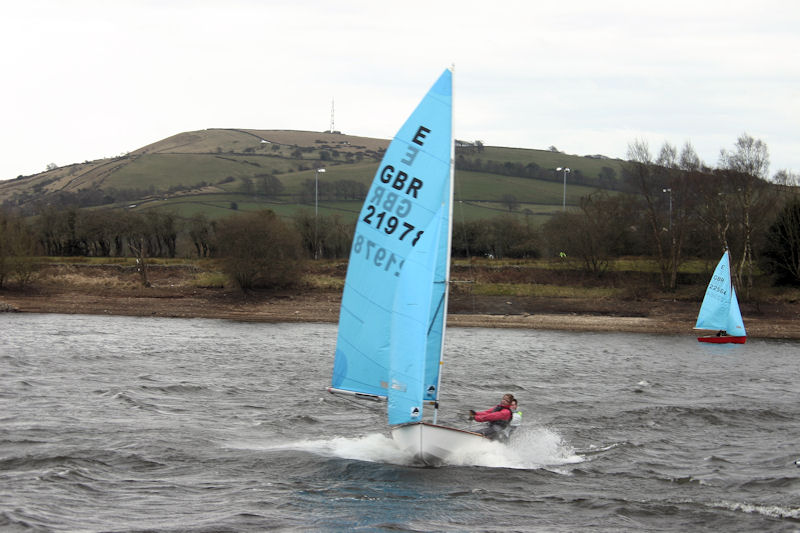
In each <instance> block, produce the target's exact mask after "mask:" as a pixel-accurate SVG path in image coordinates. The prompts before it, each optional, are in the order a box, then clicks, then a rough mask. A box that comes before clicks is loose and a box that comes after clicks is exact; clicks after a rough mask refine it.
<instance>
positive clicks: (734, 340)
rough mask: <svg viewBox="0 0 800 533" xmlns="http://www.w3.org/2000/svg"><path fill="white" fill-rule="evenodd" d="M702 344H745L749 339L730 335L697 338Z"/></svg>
mask: <svg viewBox="0 0 800 533" xmlns="http://www.w3.org/2000/svg"><path fill="white" fill-rule="evenodd" d="M697 340H698V341H700V342H710V343H712V344H729V343H730V344H744V342H745V341H746V340H747V337H731V336H730V335H720V336H719V337H717V336H716V335H710V336H708V337H697Z"/></svg>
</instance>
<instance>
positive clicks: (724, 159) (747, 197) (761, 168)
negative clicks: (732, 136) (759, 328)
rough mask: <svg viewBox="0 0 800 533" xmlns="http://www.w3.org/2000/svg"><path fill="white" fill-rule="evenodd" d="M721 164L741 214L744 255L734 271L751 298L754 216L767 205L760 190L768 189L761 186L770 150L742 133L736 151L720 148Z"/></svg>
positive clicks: (767, 168)
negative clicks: (733, 190)
mask: <svg viewBox="0 0 800 533" xmlns="http://www.w3.org/2000/svg"><path fill="white" fill-rule="evenodd" d="M719 166H720V168H721V169H723V170H725V171H727V173H728V178H729V179H730V181H731V182H732V183H733V184H734V185H735V188H736V190H735V198H736V200H737V203H738V207H739V209H740V210H741V215H742V233H743V237H744V246H743V250H742V255H741V258H740V259H739V260H738V261H737V262H736V268H735V274H736V278H737V280H738V281H739V284H740V285H742V284H744V287H745V298H749V297H750V290H751V289H752V287H753V233H754V223H753V222H754V219H753V215H754V213H755V211H756V208H757V207H758V206H759V205H764V204H765V201H764V198H763V195H760V194H759V193H762V192H765V188H764V187H763V186H762V185H763V184H764V183H763V180H765V179H766V177H767V172H768V170H769V150H768V149H767V145H766V144H765V143H764V142H763V141H761V140H760V139H754V138H753V137H751V136H750V135H748V134H747V133H743V134H742V135H740V136H739V138H738V139H737V140H736V144H735V145H734V150H732V151H730V152H729V151H727V150H725V149H722V150H720V156H719ZM745 274H746V277H745ZM743 277H745V279H742V278H743ZM745 281H746V283H743V282H745Z"/></svg>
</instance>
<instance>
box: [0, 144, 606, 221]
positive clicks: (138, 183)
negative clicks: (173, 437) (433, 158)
mask: <svg viewBox="0 0 800 533" xmlns="http://www.w3.org/2000/svg"><path fill="white" fill-rule="evenodd" d="M387 146H388V140H384V139H372V138H367V137H358V136H352V135H342V134H332V133H321V132H308V131H288V130H244V129H209V130H202V131H194V132H185V133H180V134H177V135H174V136H172V137H169V138H166V139H163V140H161V141H158V142H155V143H153V144H150V145H147V146H144V147H142V148H140V149H138V150H135V151H133V152H131V153H129V154H126V155H124V156H121V157H117V158H113V159H103V160H97V161H85V162H83V163H76V164H72V165H67V166H64V167H59V168H57V169H54V170H50V171H48V172H43V173H41V174H36V175H32V176H24V177H20V178H17V179H15V180H8V181H3V182H0V203H5V204H6V205H7V206H12V207H22V208H23V209H24V208H26V207H28V208H30V207H31V206H33V205H35V204H36V205H41V204H46V203H52V202H57V201H58V199H59V197H61V201H62V202H65V201H69V200H64V197H65V196H66V197H68V198H75V200H74V201H75V202H77V203H78V204H79V205H95V206H96V205H105V206H108V205H111V206H114V207H118V208H127V209H137V210H143V209H170V210H172V211H174V212H176V214H178V215H179V216H184V217H189V216H192V215H194V214H197V213H203V214H205V215H207V216H209V217H210V218H217V217H221V216H227V215H230V214H231V213H235V212H237V211H250V210H257V209H263V208H269V209H273V210H274V211H276V212H278V213H279V214H280V215H282V216H291V215H292V214H293V213H294V212H296V211H297V210H299V209H309V208H310V209H313V207H314V204H313V199H312V198H313V197H310V196H309V195H308V193H306V194H305V195H303V190H304V188H305V190H306V191H307V190H308V183H309V180H312V181H313V180H314V178H315V169H317V168H325V169H326V172H325V173H324V174H319V179H320V183H321V190H324V187H325V186H326V184H331V183H334V182H337V181H342V180H350V181H355V182H359V183H363V184H364V185H368V184H369V183H370V181H371V180H372V177H373V176H374V174H375V171H376V170H377V168H378V164H379V162H380V158H381V156H382V155H383V152H384V150H385V149H386V147H387ZM457 156H458V157H460V158H461V161H463V162H465V163H466V164H468V165H477V166H478V167H481V170H477V171H471V170H462V169H458V170H457V171H456V186H455V193H454V194H455V197H456V201H457V204H458V205H457V206H456V209H457V210H458V211H459V213H458V214H459V216H460V217H462V219H465V220H470V219H482V218H491V217H494V216H497V215H498V214H502V213H509V212H511V213H513V214H514V215H515V216H518V217H528V218H530V217H532V220H533V222H534V223H539V222H542V221H544V220H546V219H547V217H548V216H550V215H551V214H552V213H555V212H558V211H559V210H560V209H561V203H562V195H563V183H562V181H561V179H559V178H561V177H562V175H561V173H558V172H556V171H555V168H557V167H564V166H567V167H570V169H571V170H572V172H571V174H569V175H567V192H566V202H567V205H568V206H574V205H576V204H577V203H578V201H579V199H580V198H581V197H582V196H585V195H587V194H590V193H591V192H592V191H594V190H596V189H597V188H599V187H602V186H603V185H602V184H605V185H606V186H607V185H608V180H606V181H602V180H601V179H600V177H601V176H602V175H603V174H605V175H606V178H607V177H608V174H609V173H611V175H612V176H613V175H616V176H619V174H620V165H621V162H620V161H618V160H610V159H597V158H593V157H582V156H576V155H567V154H562V153H559V152H552V151H545V150H533V149H522V148H503V147H480V149H478V148H476V147H466V148H461V149H459V150H458V151H457ZM514 165H516V166H517V167H520V166H521V167H526V168H536V169H537V172H538V174H537V175H535V176H528V177H519V176H514V175H508V174H509V172H507V169H508V168H510V167H512V166H514ZM604 167H605V168H604ZM486 168H490V170H486ZM495 169H499V170H495ZM264 176H273V177H274V178H277V179H278V180H279V181H280V183H281V185H282V187H283V190H282V192H281V193H280V194H278V195H272V196H270V197H267V196H265V195H263V194H256V193H254V192H252V186H250V187H249V186H248V184H250V183H252V182H253V181H255V180H263V179H264ZM574 182H581V183H582V184H581V185H578V184H575V183H574ZM69 195H71V196H69ZM509 197H513V198H514V199H515V200H516V205H514V206H513V207H514V209H513V211H509V207H508V203H507V200H508V198H509ZM87 198H88V200H87ZM111 199H113V200H114V203H113V204H108V201H110V200H111ZM360 206H361V201H360V200H352V201H344V200H341V199H339V200H333V199H331V198H328V197H326V196H325V195H324V194H323V195H321V196H320V198H319V209H320V212H321V213H324V214H333V213H339V214H340V215H342V216H343V217H345V218H355V216H356V214H357V213H358V210H359V208H360Z"/></svg>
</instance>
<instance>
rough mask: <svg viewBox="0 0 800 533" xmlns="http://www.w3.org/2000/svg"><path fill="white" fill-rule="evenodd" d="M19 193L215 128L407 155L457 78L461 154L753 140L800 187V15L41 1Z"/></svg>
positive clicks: (16, 111)
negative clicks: (477, 148) (32, 184)
mask: <svg viewBox="0 0 800 533" xmlns="http://www.w3.org/2000/svg"><path fill="white" fill-rule="evenodd" d="M0 45H2V52H0V70H1V71H2V83H0V102H2V104H0V105H2V126H0V136H2V138H1V139H0V149H2V156H0V179H8V178H14V177H16V176H18V175H21V174H22V175H27V174H33V173H37V172H41V171H43V170H45V167H46V166H47V165H48V164H49V163H55V164H57V165H67V164H70V163H76V162H82V161H84V160H92V159H97V158H102V157H112V156H117V155H120V154H123V153H126V152H129V151H132V150H135V149H137V148H140V147H142V146H144V145H146V144H149V143H151V142H155V141H158V140H161V139H163V138H165V137H169V136H171V135H174V134H176V133H180V132H184V131H191V130H199V129H205V128H253V129H297V130H312V131H324V130H327V129H328V128H329V127H330V121H331V101H332V100H334V101H335V117H334V119H335V128H336V129H337V130H340V131H342V132H343V133H347V134H352V135H363V136H369V137H380V138H390V137H392V136H393V135H394V134H395V132H396V131H397V129H398V128H399V127H400V125H401V124H402V122H403V121H404V120H405V118H406V117H407V116H408V115H409V114H410V113H411V111H412V110H413V108H414V106H415V105H416V103H417V102H418V100H419V99H420V98H421V97H422V96H423V94H424V93H425V92H426V91H427V90H428V88H429V87H430V85H431V84H432V83H433V81H434V80H435V79H436V78H437V77H438V76H439V74H440V73H441V71H442V70H443V69H444V68H446V67H448V66H450V65H455V78H454V80H455V128H456V131H455V136H456V138H458V139H464V140H476V139H478V140H481V141H483V142H484V143H485V144H487V145H499V146H514V147H521V148H537V149H547V148H548V147H550V146H551V145H553V146H556V147H557V148H558V149H559V150H562V151H564V152H566V153H569V154H579V155H586V154H605V155H607V156H610V157H625V155H626V152H627V147H628V144H629V143H631V142H632V141H634V140H638V139H642V140H645V141H647V142H648V143H649V145H650V148H651V151H652V152H653V153H654V154H655V153H657V152H658V149H659V148H660V147H661V145H662V144H663V143H664V142H665V141H668V142H670V143H672V144H673V145H675V146H676V147H678V148H679V149H680V148H681V147H682V146H683V145H684V144H685V143H686V142H690V143H691V144H692V146H693V147H694V148H695V150H696V152H697V153H698V155H699V156H700V158H701V160H703V161H704V162H705V163H706V164H708V165H711V166H715V165H716V164H717V163H718V158H719V152H720V149H722V148H725V149H727V150H732V149H733V146H734V143H735V142H736V139H737V138H738V137H739V136H740V135H741V134H742V133H748V134H749V135H751V136H753V137H755V138H757V139H761V140H762V141H764V142H765V143H766V144H767V146H768V148H769V154H770V162H771V165H770V169H769V174H770V176H772V175H773V174H774V173H775V172H777V171H778V170H781V169H789V170H792V171H794V172H800V2H796V1H795V0H784V1H774V0H761V1H758V2H754V1H752V2H751V1H748V2H743V1H738V0H704V1H697V0H692V1H684V0H674V1H671V2H642V1H640V0H639V1H614V0H606V1H604V2H597V1H577V0H576V1H571V0H559V1H550V2H539V1H534V0H503V1H500V2H494V1H483V2H474V1H470V0H458V1H449V0H446V1H438V0H425V1H417V0H406V1H401V0H397V1H393V2H389V1H375V0H364V1H360V0H337V1H322V0H319V1H315V0H284V1H271V0H260V1H259V0H217V1H212V0H185V1H184V0H172V1H170V0H162V1H155V0H153V1H146V0H138V1H135V0H113V1H107V0H96V1H93V0H25V1H20V2H4V6H3V9H2V15H0Z"/></svg>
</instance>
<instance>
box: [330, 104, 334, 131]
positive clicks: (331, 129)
mask: <svg viewBox="0 0 800 533" xmlns="http://www.w3.org/2000/svg"><path fill="white" fill-rule="evenodd" d="M329 131H330V132H331V133H333V131H334V130H333V98H331V129H330V130H329Z"/></svg>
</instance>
